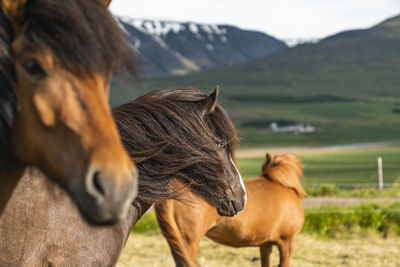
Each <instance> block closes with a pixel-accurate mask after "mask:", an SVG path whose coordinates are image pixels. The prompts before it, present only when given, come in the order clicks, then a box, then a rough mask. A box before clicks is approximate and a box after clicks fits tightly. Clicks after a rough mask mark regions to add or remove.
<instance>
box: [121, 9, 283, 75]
mask: <svg viewBox="0 0 400 267" xmlns="http://www.w3.org/2000/svg"><path fill="white" fill-rule="evenodd" d="M117 20H118V22H119V23H120V27H121V28H122V29H123V30H124V32H125V34H126V36H127V37H128V39H129V40H130V42H131V43H132V46H133V47H134V49H135V50H136V51H137V53H138V57H139V61H140V62H141V63H142V64H141V65H142V68H143V72H144V76H145V78H149V77H162V76H170V75H182V74H187V73H191V72H197V71H201V70H206V69H212V68H215V67H219V66H225V65H232V64H234V63H237V62H242V61H246V60H251V59H256V58H261V57H264V56H266V55H269V54H271V53H273V52H276V51H278V50H280V49H282V48H285V47H286V44H285V43H284V42H282V41H280V40H277V39H275V38H273V37H271V36H269V35H267V34H264V33H261V32H255V31H247V30H242V29H239V28H236V27H233V26H227V25H213V24H198V23H191V22H190V23H179V22H166V21H157V20H139V19H127V18H120V17H118V18H117Z"/></svg>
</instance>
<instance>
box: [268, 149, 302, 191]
mask: <svg viewBox="0 0 400 267" xmlns="http://www.w3.org/2000/svg"><path fill="white" fill-rule="evenodd" d="M262 175H263V176H264V177H265V178H266V179H268V180H270V181H272V182H274V183H277V184H280V185H282V186H284V187H287V188H290V189H293V190H294V191H295V192H296V193H297V195H298V196H299V197H301V198H303V197H304V196H305V195H306V192H305V191H304V188H303V186H302V185H301V183H300V178H301V177H302V176H303V165H302V164H301V160H300V159H299V158H297V157H296V156H293V155H287V154H283V155H274V156H271V155H270V154H269V153H267V155H266V160H265V162H264V164H263V166H262Z"/></svg>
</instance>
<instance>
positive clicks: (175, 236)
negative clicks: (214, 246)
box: [154, 200, 198, 267]
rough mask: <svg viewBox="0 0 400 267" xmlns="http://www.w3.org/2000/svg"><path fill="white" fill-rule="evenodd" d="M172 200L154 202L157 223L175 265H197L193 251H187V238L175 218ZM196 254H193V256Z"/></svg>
mask: <svg viewBox="0 0 400 267" xmlns="http://www.w3.org/2000/svg"><path fill="white" fill-rule="evenodd" d="M173 201H174V200H167V201H165V202H163V203H158V204H156V205H155V206H154V207H155V211H156V217H157V221H158V225H159V227H160V229H161V232H162V234H163V235H164V237H165V239H166V240H167V242H168V245H169V247H170V249H171V253H172V256H173V258H174V261H175V265H176V266H177V267H194V266H198V264H197V263H196V261H195V259H194V258H193V257H192V254H193V253H190V252H189V249H188V245H189V244H188V239H187V237H185V236H184V235H183V233H182V232H181V230H180V227H179V225H178V222H177V221H176V220H175V217H174V216H173V215H174V205H173V204H174V203H173ZM195 255H196V254H194V257H195Z"/></svg>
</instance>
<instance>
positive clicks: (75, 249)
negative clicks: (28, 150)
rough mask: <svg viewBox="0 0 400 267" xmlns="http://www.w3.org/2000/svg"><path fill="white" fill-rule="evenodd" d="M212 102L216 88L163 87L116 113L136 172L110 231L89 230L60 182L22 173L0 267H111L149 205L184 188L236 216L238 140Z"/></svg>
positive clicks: (4, 231) (0, 245)
mask: <svg viewBox="0 0 400 267" xmlns="http://www.w3.org/2000/svg"><path fill="white" fill-rule="evenodd" d="M217 97H218V88H217V89H216V90H215V91H214V92H213V93H212V94H211V95H208V96H207V95H205V94H203V93H201V92H200V91H198V90H194V89H168V90H160V91H154V92H151V93H149V94H147V95H144V96H142V97H140V98H138V99H136V100H134V101H132V102H130V103H127V104H124V105H122V106H119V107H116V108H114V109H113V115H114V118H115V120H116V122H117V125H118V127H119V129H120V133H121V137H122V141H123V143H124V145H125V147H126V149H127V151H128V152H129V154H130V155H131V157H132V159H133V160H134V161H135V162H136V164H137V167H138V169H139V173H140V179H139V193H138V196H137V198H136V199H135V201H134V203H133V205H132V206H131V208H130V210H129V213H128V217H127V218H126V220H123V221H121V222H120V223H119V224H117V225H115V226H112V227H93V226H91V225H88V224H87V223H86V222H85V221H84V220H82V218H81V217H80V216H79V213H78V212H77V210H76V207H75V206H74V205H72V203H71V200H70V198H69V197H68V195H67V194H65V192H63V190H60V188H59V186H58V185H57V184H55V183H53V182H52V181H49V180H47V179H45V178H43V176H42V175H40V174H37V173H36V172H34V173H29V174H28V175H26V176H24V177H23V178H22V180H21V182H20V183H19V184H18V186H17V188H16V194H14V195H13V197H12V198H11V200H10V203H9V205H8V206H7V209H6V213H5V215H6V216H3V218H1V219H0V236H1V239H0V266H15V267H16V266H32V267H35V266H85V267H89V266H93V267H97V266H114V265H115V264H116V263H117V260H118V258H119V255H120V253H121V252H122V249H123V247H124V245H125V242H126V240H127V238H128V237H129V234H130V232H131V230H132V228H133V226H134V225H135V224H136V222H137V221H138V220H139V219H140V217H141V216H142V215H143V214H144V213H145V212H146V211H147V210H148V209H149V208H150V206H151V205H152V203H154V202H158V201H165V200H166V199H169V198H173V199H180V198H181V196H182V195H185V194H187V191H189V190H190V191H191V192H192V193H193V194H194V195H197V196H199V197H201V198H203V199H204V201H206V202H207V203H210V204H211V205H213V206H215V207H217V210H218V212H219V214H221V215H230V216H232V215H235V214H236V213H237V212H239V211H240V210H241V209H242V208H243V206H244V203H245V198H246V193H245V190H244V187H242V182H241V181H242V179H241V176H240V173H239V172H238V170H237V167H236V165H235V150H236V147H237V144H238V138H237V134H236V131H235V128H234V126H233V124H232V122H231V120H230V119H229V117H228V115H227V114H226V112H225V111H224V109H223V108H222V107H221V106H220V105H218V103H217ZM178 182H179V187H177V183H178ZM38 192H40V194H38ZM27 210H37V211H35V212H34V213H32V212H31V213H27V212H26V211H27Z"/></svg>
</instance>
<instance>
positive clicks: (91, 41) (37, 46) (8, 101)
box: [0, 0, 135, 144]
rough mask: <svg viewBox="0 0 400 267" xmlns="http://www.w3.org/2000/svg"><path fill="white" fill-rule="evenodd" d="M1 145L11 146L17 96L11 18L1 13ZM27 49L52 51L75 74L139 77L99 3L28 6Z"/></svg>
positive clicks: (38, 1) (77, 0)
mask: <svg viewBox="0 0 400 267" xmlns="http://www.w3.org/2000/svg"><path fill="white" fill-rule="evenodd" d="M0 22H1V24H0V144H2V143H4V144H8V143H9V142H8V140H7V138H8V136H9V132H10V129H11V127H12V124H13V122H14V113H15V109H16V97H15V89H14V84H13V83H14V80H15V79H14V64H13V58H12V54H11V43H12V41H13V39H14V32H13V29H12V24H11V22H10V20H9V19H8V18H7V17H6V16H5V14H4V13H3V11H2V10H0ZM26 24H27V27H26V29H25V32H24V33H23V34H25V35H26V37H27V40H28V41H27V43H26V46H27V49H31V50H42V49H50V50H51V51H52V52H53V54H54V55H55V58H56V59H58V60H59V62H58V63H59V64H60V65H62V66H64V67H66V68H67V69H69V70H70V71H71V72H73V73H76V74H89V73H98V74H100V75H104V74H105V72H106V71H109V70H112V68H115V69H116V70H118V71H120V72H121V73H124V72H125V73H133V74H135V66H134V65H135V64H134V56H133V51H132V49H131V48H130V46H129V43H128V41H127V39H126V38H125V36H124V34H123V32H122V31H121V30H120V28H119V27H118V24H117V22H116V21H115V20H114V18H113V17H112V16H111V14H110V12H109V11H108V10H107V8H106V7H105V5H104V3H102V2H100V1H99V0H85V1H81V0H62V1H61V0H35V1H29V3H28V4H27V8H26Z"/></svg>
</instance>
